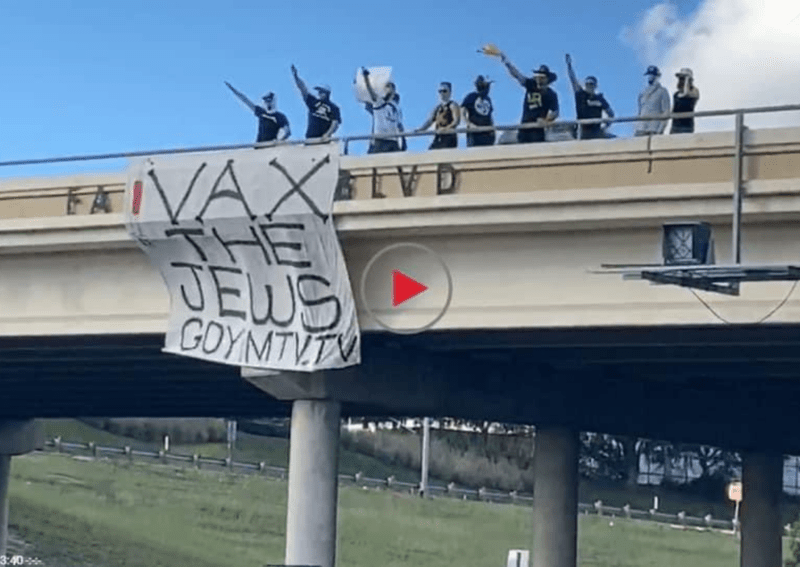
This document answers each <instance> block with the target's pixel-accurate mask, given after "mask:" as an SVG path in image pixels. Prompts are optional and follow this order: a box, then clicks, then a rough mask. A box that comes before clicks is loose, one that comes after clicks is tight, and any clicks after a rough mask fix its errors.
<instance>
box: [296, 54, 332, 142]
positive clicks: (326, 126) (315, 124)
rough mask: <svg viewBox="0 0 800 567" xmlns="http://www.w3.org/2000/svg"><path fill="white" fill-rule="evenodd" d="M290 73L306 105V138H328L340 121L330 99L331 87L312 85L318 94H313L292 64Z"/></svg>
mask: <svg viewBox="0 0 800 567" xmlns="http://www.w3.org/2000/svg"><path fill="white" fill-rule="evenodd" d="M292 75H294V82H295V83H296V84H297V88H298V89H299V90H300V95H301V96H302V97H303V101H304V102H305V103H306V106H307V107H308V127H307V128H306V139H311V138H322V140H328V139H329V138H330V137H331V136H332V135H333V133H334V132H336V129H337V128H338V127H339V124H341V123H342V116H341V114H340V112H339V107H338V106H336V105H335V104H333V103H332V102H331V100H330V97H331V88H330V87H329V86H328V85H320V86H318V87H314V90H315V91H317V95H318V96H314V95H312V94H311V93H309V92H308V89H307V88H306V84H305V83H304V82H303V79H301V78H300V75H299V74H298V73H297V67H295V66H294V65H292Z"/></svg>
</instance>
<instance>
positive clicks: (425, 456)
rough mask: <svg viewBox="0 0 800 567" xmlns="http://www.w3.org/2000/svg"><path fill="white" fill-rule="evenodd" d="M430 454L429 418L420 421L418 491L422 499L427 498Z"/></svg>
mask: <svg viewBox="0 0 800 567" xmlns="http://www.w3.org/2000/svg"><path fill="white" fill-rule="evenodd" d="M430 454H431V418H429V417H426V418H423V419H422V471H421V478H420V481H419V491H420V495H421V496H422V497H423V498H427V497H428V463H429V459H430Z"/></svg>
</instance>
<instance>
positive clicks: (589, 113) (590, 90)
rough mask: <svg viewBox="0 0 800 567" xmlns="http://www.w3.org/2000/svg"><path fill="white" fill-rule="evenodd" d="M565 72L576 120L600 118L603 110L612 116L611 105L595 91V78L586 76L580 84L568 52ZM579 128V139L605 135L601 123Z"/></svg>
mask: <svg viewBox="0 0 800 567" xmlns="http://www.w3.org/2000/svg"><path fill="white" fill-rule="evenodd" d="M567 74H568V75H569V80H570V82H571V83H572V90H573V91H575V115H576V116H577V117H578V120H585V119H591V118H602V117H603V111H605V113H606V114H607V115H608V117H609V118H614V111H613V110H611V105H610V104H608V101H607V100H606V98H605V97H604V96H603V95H602V93H599V92H597V78H596V77H594V76H591V75H590V76H588V77H586V80H584V82H583V85H581V82H580V81H579V80H578V76H577V75H576V74H575V69H573V68H572V57H571V56H570V54H569V53H567ZM579 128H580V136H579V137H580V139H581V140H591V139H594V138H605V137H606V132H605V128H604V125H603V124H601V123H598V124H580V125H579Z"/></svg>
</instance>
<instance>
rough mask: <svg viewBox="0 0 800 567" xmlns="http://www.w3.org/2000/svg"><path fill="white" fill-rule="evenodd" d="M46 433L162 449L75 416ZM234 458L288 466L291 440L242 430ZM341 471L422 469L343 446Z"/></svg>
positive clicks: (222, 448)
mask: <svg viewBox="0 0 800 567" xmlns="http://www.w3.org/2000/svg"><path fill="white" fill-rule="evenodd" d="M44 431H45V436H46V438H48V439H52V438H54V437H59V436H60V437H61V438H62V439H63V440H64V441H74V442H79V443H89V442H94V443H96V444H97V445H103V446H107V447H124V446H126V445H128V446H130V447H131V448H133V449H140V450H143V451H158V450H159V449H161V448H163V444H162V443H160V442H147V441H140V440H136V439H132V438H129V437H123V436H121V435H116V434H114V433H109V432H108V431H103V430H101V429H97V428H94V427H91V426H89V425H87V424H85V423H83V422H80V421H77V420H73V419H50V420H45V421H44ZM170 451H171V452H174V453H181V454H188V455H191V454H195V453H196V454H198V455H202V456H204V457H211V458H219V459H222V458H225V457H226V456H227V447H226V444H225V443H198V444H185V445H175V444H173V445H172V446H171V447H170ZM233 458H234V460H235V461H238V462H247V463H260V462H264V463H266V464H267V465H269V466H273V467H288V466H289V440H288V439H282V438H280V437H263V436H258V435H249V434H247V433H239V434H238V435H237V440H236V448H235V451H234V454H233ZM339 472H340V473H341V474H351V475H352V474H356V473H357V472H361V473H363V475H364V476H367V477H370V478H379V479H385V478H388V477H390V476H394V477H395V478H396V479H397V480H399V481H403V482H419V469H418V468H417V469H412V468H409V467H405V466H402V465H401V464H397V463H391V462H387V461H385V460H382V459H380V458H378V457H374V456H370V455H365V454H363V453H360V452H357V451H352V450H349V449H347V448H345V447H341V448H340V451H339ZM432 480H433V481H434V482H439V483H444V481H443V480H442V479H440V478H439V477H437V476H436V475H433V476H432Z"/></svg>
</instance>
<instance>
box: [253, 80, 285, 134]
mask: <svg viewBox="0 0 800 567" xmlns="http://www.w3.org/2000/svg"><path fill="white" fill-rule="evenodd" d="M261 99H262V100H263V101H264V108H261V107H260V106H256V107H255V108H253V112H254V113H255V115H256V116H257V117H258V137H257V138H256V143H259V142H274V141H275V140H279V141H283V140H285V139H287V138H288V137H289V136H291V135H292V132H291V130H290V129H289V120H288V119H287V118H286V115H285V114H283V113H282V112H278V101H277V97H276V96H275V93H273V92H269V93H267V94H265V95H264V96H263V97H261Z"/></svg>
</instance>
